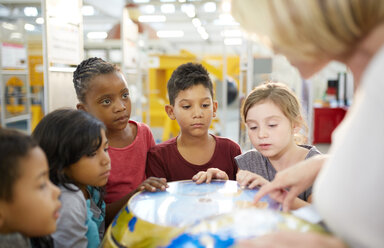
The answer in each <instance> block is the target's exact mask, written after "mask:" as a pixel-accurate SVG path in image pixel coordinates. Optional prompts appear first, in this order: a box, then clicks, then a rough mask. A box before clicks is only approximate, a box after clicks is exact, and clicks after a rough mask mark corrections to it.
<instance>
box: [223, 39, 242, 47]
mask: <svg viewBox="0 0 384 248" xmlns="http://www.w3.org/2000/svg"><path fill="white" fill-rule="evenodd" d="M242 43H243V40H242V39H241V38H226V39H224V44H225V45H227V46H240V45H241V44H242Z"/></svg>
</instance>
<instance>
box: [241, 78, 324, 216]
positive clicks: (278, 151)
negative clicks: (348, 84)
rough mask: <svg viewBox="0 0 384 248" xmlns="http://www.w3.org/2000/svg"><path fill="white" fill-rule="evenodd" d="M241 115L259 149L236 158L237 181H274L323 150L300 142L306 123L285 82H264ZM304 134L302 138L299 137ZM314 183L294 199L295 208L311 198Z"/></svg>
mask: <svg viewBox="0 0 384 248" xmlns="http://www.w3.org/2000/svg"><path fill="white" fill-rule="evenodd" d="M241 114H242V118H243V121H244V122H245V124H246V125H247V129H248V136H249V138H250V140H251V143H252V145H253V147H254V148H255V149H256V150H251V151H248V152H246V153H244V154H242V155H239V156H237V157H236V158H235V160H236V162H237V164H238V166H239V168H240V169H241V170H239V172H238V174H237V181H238V182H239V184H240V185H241V186H248V187H249V188H254V187H256V186H262V185H264V184H266V183H268V182H270V181H272V180H273V179H274V177H275V175H276V173H277V172H278V171H281V170H284V169H285V168H288V167H290V166H292V165H294V164H296V163H298V162H299V161H302V160H304V159H307V158H309V157H312V156H314V155H316V154H319V153H320V152H319V151H318V150H317V149H316V147H314V146H310V145H298V144H297V143H300V142H301V141H303V139H304V137H300V136H303V135H301V134H300V131H301V130H303V128H304V129H305V128H306V123H305V121H304V118H303V116H302V114H301V105H300V102H299V100H298V99H297V97H296V96H295V94H294V93H293V92H292V91H291V90H290V89H289V88H288V87H287V86H286V85H284V84H282V83H265V84H262V85H260V86H258V87H256V88H255V89H254V90H253V91H252V92H251V93H250V94H249V95H248V96H247V98H246V99H245V101H244V104H243V107H242V112H241ZM300 138H301V139H300ZM311 194H312V187H310V188H308V189H307V190H306V191H305V192H303V193H302V194H301V195H300V196H299V198H297V199H296V200H295V205H294V209H296V208H299V207H301V206H304V205H306V204H307V203H306V202H311V198H312V196H311Z"/></svg>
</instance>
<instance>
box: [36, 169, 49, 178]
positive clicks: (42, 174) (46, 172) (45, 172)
mask: <svg viewBox="0 0 384 248" xmlns="http://www.w3.org/2000/svg"><path fill="white" fill-rule="evenodd" d="M47 175H48V170H45V171H43V172H41V173H40V174H39V175H37V176H36V179H39V178H40V177H45V176H47Z"/></svg>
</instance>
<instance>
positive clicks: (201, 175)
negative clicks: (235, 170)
mask: <svg viewBox="0 0 384 248" xmlns="http://www.w3.org/2000/svg"><path fill="white" fill-rule="evenodd" d="M212 179H222V180H228V175H227V173H225V172H224V171H222V170H219V169H217V168H209V169H208V170H207V171H199V172H198V173H197V174H196V175H194V176H193V177H192V180H193V181H195V182H196V184H200V183H203V182H206V183H210V182H211V180H212Z"/></svg>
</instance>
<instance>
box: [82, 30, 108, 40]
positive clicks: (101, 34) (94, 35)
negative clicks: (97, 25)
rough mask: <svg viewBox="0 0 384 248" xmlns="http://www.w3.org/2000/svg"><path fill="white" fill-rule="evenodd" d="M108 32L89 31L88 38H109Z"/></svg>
mask: <svg viewBox="0 0 384 248" xmlns="http://www.w3.org/2000/svg"><path fill="white" fill-rule="evenodd" d="M107 36H108V34H107V32H88V33H87V38H88V39H91V40H104V39H105V38H107Z"/></svg>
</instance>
